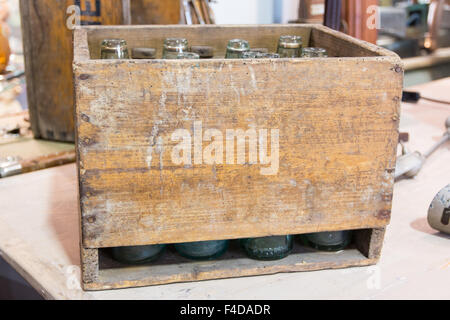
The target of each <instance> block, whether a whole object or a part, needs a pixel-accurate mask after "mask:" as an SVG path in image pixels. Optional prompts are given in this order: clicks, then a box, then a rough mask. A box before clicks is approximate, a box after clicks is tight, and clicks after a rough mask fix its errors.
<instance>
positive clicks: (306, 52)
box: [302, 47, 328, 58]
mask: <svg viewBox="0 0 450 320" xmlns="http://www.w3.org/2000/svg"><path fill="white" fill-rule="evenodd" d="M302 57H304V58H326V57H328V52H327V50H325V49H324V48H315V47H306V48H303V51H302Z"/></svg>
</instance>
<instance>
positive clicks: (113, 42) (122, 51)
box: [100, 39, 130, 59]
mask: <svg viewBox="0 0 450 320" xmlns="http://www.w3.org/2000/svg"><path fill="white" fill-rule="evenodd" d="M100 56H101V59H129V57H130V56H129V54H128V47H127V42H126V41H125V40H121V39H106V40H103V41H102V45H101V54H100Z"/></svg>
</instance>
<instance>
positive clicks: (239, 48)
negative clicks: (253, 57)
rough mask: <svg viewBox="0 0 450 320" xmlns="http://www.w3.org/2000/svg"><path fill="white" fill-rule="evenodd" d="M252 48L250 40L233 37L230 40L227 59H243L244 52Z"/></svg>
mask: <svg viewBox="0 0 450 320" xmlns="http://www.w3.org/2000/svg"><path fill="white" fill-rule="evenodd" d="M249 50H250V45H249V43H248V41H245V40H241V39H233V40H230V41H229V42H228V46H227V53H226V55H225V59H242V56H243V54H244V52H247V51H249Z"/></svg>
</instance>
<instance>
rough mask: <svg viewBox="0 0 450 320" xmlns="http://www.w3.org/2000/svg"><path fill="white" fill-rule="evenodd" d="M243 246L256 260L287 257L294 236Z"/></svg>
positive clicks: (249, 241) (271, 56) (247, 242)
mask: <svg viewBox="0 0 450 320" xmlns="http://www.w3.org/2000/svg"><path fill="white" fill-rule="evenodd" d="M242 58H243V59H276V58H280V55H279V54H277V53H261V52H254V51H248V52H245V53H244V54H243V55H242ZM241 246H242V248H243V249H244V251H245V253H246V254H247V256H249V257H250V258H252V259H255V260H279V259H283V258H285V257H287V256H288V255H289V253H290V252H291V251H292V248H293V237H292V236H272V237H262V238H249V239H242V240H241Z"/></svg>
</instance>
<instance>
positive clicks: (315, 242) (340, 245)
mask: <svg viewBox="0 0 450 320" xmlns="http://www.w3.org/2000/svg"><path fill="white" fill-rule="evenodd" d="M301 238H302V240H303V242H304V243H305V244H306V245H308V246H311V247H312V248H314V249H317V250H321V251H340V250H343V249H345V248H346V247H347V246H348V245H349V244H350V242H351V239H352V232H351V231H338V232H319V233H310V234H305V235H301Z"/></svg>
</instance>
